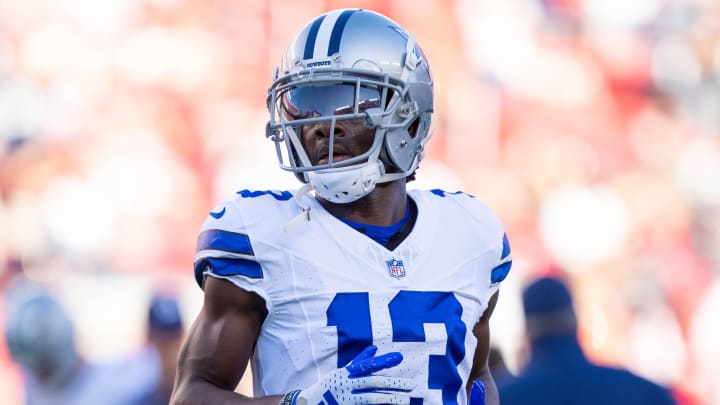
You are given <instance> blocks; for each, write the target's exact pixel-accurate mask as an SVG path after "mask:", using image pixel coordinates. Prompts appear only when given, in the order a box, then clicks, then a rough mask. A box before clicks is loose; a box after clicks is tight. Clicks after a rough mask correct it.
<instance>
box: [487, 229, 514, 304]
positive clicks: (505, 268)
mask: <svg viewBox="0 0 720 405" xmlns="http://www.w3.org/2000/svg"><path fill="white" fill-rule="evenodd" d="M497 244H498V245H499V248H498V249H497V251H498V252H499V254H496V257H497V258H498V260H497V262H496V263H495V266H494V267H493V268H492V270H491V271H490V289H491V294H494V293H495V292H496V291H497V290H498V289H499V288H500V283H501V282H502V281H503V280H505V278H506V277H507V275H508V273H510V269H511V268H512V251H511V250H510V242H509V241H508V237H507V233H506V232H505V231H504V230H503V232H502V241H498V242H497Z"/></svg>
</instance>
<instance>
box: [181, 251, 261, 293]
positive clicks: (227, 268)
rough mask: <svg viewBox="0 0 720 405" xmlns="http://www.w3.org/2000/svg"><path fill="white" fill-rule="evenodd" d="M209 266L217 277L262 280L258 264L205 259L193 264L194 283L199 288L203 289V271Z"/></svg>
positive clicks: (238, 260) (234, 260)
mask: <svg viewBox="0 0 720 405" xmlns="http://www.w3.org/2000/svg"><path fill="white" fill-rule="evenodd" d="M208 266H210V268H211V269H212V272H213V273H214V274H217V275H218V276H245V277H248V278H263V271H262V267H261V266H260V263H258V262H256V261H252V260H247V259H217V258H207V259H203V260H200V261H198V262H197V263H195V281H196V282H197V283H198V285H199V286H200V288H202V287H203V285H204V284H205V283H204V281H205V280H204V277H203V273H204V272H205V269H206V268H207V267H208Z"/></svg>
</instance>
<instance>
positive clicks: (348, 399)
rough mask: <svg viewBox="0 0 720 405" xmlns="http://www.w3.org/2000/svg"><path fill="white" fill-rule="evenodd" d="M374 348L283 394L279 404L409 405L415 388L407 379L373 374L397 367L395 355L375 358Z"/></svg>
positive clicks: (397, 357)
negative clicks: (311, 383) (313, 381)
mask: <svg viewBox="0 0 720 405" xmlns="http://www.w3.org/2000/svg"><path fill="white" fill-rule="evenodd" d="M376 352H377V346H374V345H373V346H368V347H367V348H365V350H363V351H362V353H360V354H358V355H357V356H356V357H355V358H354V359H352V361H351V362H350V364H348V365H347V366H345V367H343V368H339V369H337V370H334V371H332V372H331V373H329V374H327V375H326V376H325V377H324V378H323V379H322V380H320V381H319V382H317V383H315V384H313V385H311V386H310V387H308V388H305V389H303V390H299V391H293V392H290V393H288V394H286V395H285V396H284V397H283V399H282V400H281V401H280V405H320V404H325V405H339V404H343V405H346V404H347V405H363V404H403V405H409V404H410V394H409V392H410V391H412V390H413V389H414V388H415V385H416V384H415V382H414V381H413V380H412V379H410V378H402V377H388V376H382V375H373V373H375V372H377V371H380V370H384V369H387V368H392V367H395V366H397V365H398V364H400V362H401V361H402V359H403V357H402V354H400V353H398V352H391V353H386V354H383V355H380V356H375V353H376Z"/></svg>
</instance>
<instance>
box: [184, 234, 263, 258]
mask: <svg viewBox="0 0 720 405" xmlns="http://www.w3.org/2000/svg"><path fill="white" fill-rule="evenodd" d="M202 250H220V251H223V252H230V253H239V254H243V255H248V256H254V255H255V253H254V252H253V249H252V245H251V244H250V237H249V236H247V235H246V234H244V233H235V232H228V231H223V230H220V229H208V230H206V231H204V232H202V233H201V234H200V236H198V241H197V247H196V251H198V252H200V251H202Z"/></svg>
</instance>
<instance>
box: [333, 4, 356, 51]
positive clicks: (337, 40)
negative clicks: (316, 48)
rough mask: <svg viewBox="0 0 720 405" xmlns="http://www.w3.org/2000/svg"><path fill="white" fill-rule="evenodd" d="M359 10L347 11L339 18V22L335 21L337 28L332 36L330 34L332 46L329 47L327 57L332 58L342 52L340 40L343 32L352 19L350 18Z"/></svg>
mask: <svg viewBox="0 0 720 405" xmlns="http://www.w3.org/2000/svg"><path fill="white" fill-rule="evenodd" d="M356 11H357V10H345V11H343V12H342V14H340V17H338V19H337V21H335V26H334V27H333V30H332V34H330V46H328V53H327V56H332V55H335V54H336V53H338V51H340V38H342V33H343V30H344V29H345V24H347V21H348V20H349V19H350V16H351V15H353V13H355V12H356Z"/></svg>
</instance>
